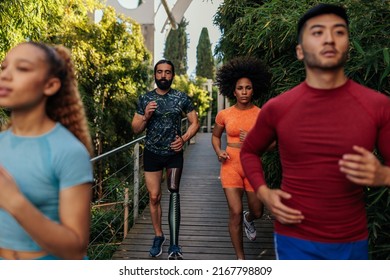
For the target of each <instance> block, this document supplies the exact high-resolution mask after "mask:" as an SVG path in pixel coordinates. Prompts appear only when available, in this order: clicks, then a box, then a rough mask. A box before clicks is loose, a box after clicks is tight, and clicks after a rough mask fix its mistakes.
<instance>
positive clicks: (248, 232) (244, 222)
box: [242, 211, 256, 241]
mask: <svg viewBox="0 0 390 280" xmlns="http://www.w3.org/2000/svg"><path fill="white" fill-rule="evenodd" d="M247 213H248V211H244V212H243V213H242V214H243V221H242V222H243V224H244V228H245V235H246V238H248V239H249V240H250V241H255V240H256V235H255V236H254V237H251V236H250V234H251V232H250V231H249V230H248V226H247V222H246V219H245V215H246V214H247Z"/></svg>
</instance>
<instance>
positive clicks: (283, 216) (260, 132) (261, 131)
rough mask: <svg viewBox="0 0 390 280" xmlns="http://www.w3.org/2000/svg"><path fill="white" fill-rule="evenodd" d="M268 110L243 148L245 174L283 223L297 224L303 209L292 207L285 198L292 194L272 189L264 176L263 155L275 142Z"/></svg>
mask: <svg viewBox="0 0 390 280" xmlns="http://www.w3.org/2000/svg"><path fill="white" fill-rule="evenodd" d="M267 113H268V112H267V110H265V109H263V111H262V112H261V113H260V115H259V117H258V118H257V120H256V123H255V126H254V127H253V128H252V129H251V130H250V131H249V132H248V134H247V135H246V137H245V140H244V143H243V145H242V148H241V152H240V158H241V164H242V167H243V170H244V172H245V176H246V177H247V178H248V180H249V181H250V183H251V185H252V186H253V187H254V189H255V191H256V195H257V197H258V199H259V200H261V201H262V202H263V203H264V205H265V206H266V207H267V208H268V209H269V210H270V212H271V213H272V215H273V216H275V218H276V219H277V220H278V221H279V222H280V223H282V224H297V223H301V222H302V220H303V219H304V216H303V215H302V213H301V211H299V210H296V209H293V208H290V207H288V206H286V205H285V204H284V203H283V200H285V199H290V198H291V195H290V194H289V193H287V192H284V191H282V190H280V189H270V188H269V187H268V186H267V183H266V181H265V178H264V174H263V173H264V172H263V167H262V161H261V156H262V155H263V153H264V152H265V151H267V150H268V149H269V147H270V146H272V145H273V143H275V140H276V134H275V132H274V129H273V126H272V125H269V124H268V122H267V119H266V116H267V115H266V114H267Z"/></svg>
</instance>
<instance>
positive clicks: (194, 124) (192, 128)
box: [171, 110, 199, 152]
mask: <svg viewBox="0 0 390 280" xmlns="http://www.w3.org/2000/svg"><path fill="white" fill-rule="evenodd" d="M187 119H188V122H189V123H190V125H189V126H188V128H187V131H186V132H185V133H184V134H183V135H182V136H180V135H177V136H176V139H175V141H173V142H172V143H171V148H172V149H173V150H174V151H177V152H178V151H180V150H181V149H182V148H183V146H184V144H185V142H187V141H189V140H190V139H191V138H192V137H194V136H195V134H196V133H197V132H198V130H199V120H198V115H197V114H196V111H195V110H192V111H191V112H189V113H188V114H187Z"/></svg>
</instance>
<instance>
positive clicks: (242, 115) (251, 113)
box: [215, 106, 260, 143]
mask: <svg viewBox="0 0 390 280" xmlns="http://www.w3.org/2000/svg"><path fill="white" fill-rule="evenodd" d="M259 113H260V108H259V107H257V106H253V107H252V108H251V109H248V110H240V109H237V108H236V107H235V106H232V107H229V108H226V109H224V110H222V111H220V112H218V114H217V116H216V118H215V122H216V123H217V124H218V125H220V126H222V127H224V128H225V131H226V135H227V142H228V143H241V142H240V129H243V130H245V131H249V130H250V129H251V128H252V127H253V126H254V124H255V122H256V119H257V116H258V114H259Z"/></svg>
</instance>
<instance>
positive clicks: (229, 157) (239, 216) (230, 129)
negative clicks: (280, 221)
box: [212, 57, 271, 259]
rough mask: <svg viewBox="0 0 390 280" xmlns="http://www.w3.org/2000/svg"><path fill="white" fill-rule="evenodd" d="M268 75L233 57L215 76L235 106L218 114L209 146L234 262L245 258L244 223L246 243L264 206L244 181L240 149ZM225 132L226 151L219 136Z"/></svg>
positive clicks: (253, 236)
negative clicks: (225, 209) (217, 172)
mask: <svg viewBox="0 0 390 280" xmlns="http://www.w3.org/2000/svg"><path fill="white" fill-rule="evenodd" d="M270 79H271V75H270V73H269V72H268V70H267V67H266V66H265V65H264V64H263V63H262V61H260V60H258V59H256V58H253V57H241V58H235V59H232V60H231V61H229V62H228V63H227V64H225V65H224V66H222V67H221V68H220V69H219V71H218V73H217V78H216V80H217V85H218V87H219V91H220V93H221V94H222V95H223V96H225V97H227V98H228V99H229V100H230V101H232V102H235V104H234V105H233V106H231V107H229V108H227V109H224V110H222V111H220V112H219V113H218V114H217V116H216V119H215V126H214V129H213V135H212V145H213V148H214V150H215V153H216V154H217V157H218V161H219V162H221V173H220V177H221V184H222V187H223V190H224V192H225V196H226V200H227V203H228V206H229V233H230V238H231V241H232V244H233V247H234V250H235V252H236V256H237V259H245V255H244V248H243V224H244V227H245V233H246V236H247V237H248V239H249V240H251V241H254V240H255V239H256V228H255V225H254V220H255V219H258V218H260V217H261V216H262V214H263V205H262V203H261V202H260V200H258V199H257V197H256V193H255V192H254V189H253V187H252V186H251V185H250V184H249V182H248V180H247V178H245V175H244V172H243V169H242V166H241V161H240V148H241V144H242V142H243V141H244V139H245V137H246V134H247V132H248V131H249V130H250V129H251V128H252V127H253V125H254V123H255V121H256V119H257V116H258V114H259V112H260V108H259V107H257V106H256V105H254V104H253V103H252V101H253V100H256V99H258V98H259V97H260V95H261V94H263V93H264V92H266V91H267V90H268V87H269V84H270ZM224 131H226V136H227V146H226V150H223V149H222V147H221V137H222V134H223V132H224ZM244 193H246V196H247V201H248V208H249V211H243V203H242V198H243V194H244Z"/></svg>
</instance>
